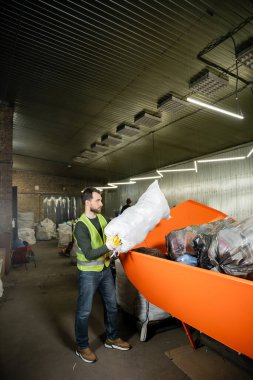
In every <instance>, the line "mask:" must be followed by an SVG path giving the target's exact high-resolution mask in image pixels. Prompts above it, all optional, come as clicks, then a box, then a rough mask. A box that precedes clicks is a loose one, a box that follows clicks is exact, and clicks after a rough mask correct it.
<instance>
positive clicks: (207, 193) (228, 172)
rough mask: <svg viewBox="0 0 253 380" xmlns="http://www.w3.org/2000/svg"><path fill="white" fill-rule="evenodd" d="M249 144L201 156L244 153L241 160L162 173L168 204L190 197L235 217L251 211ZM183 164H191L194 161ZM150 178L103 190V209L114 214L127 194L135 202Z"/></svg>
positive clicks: (252, 187)
mask: <svg viewBox="0 0 253 380" xmlns="http://www.w3.org/2000/svg"><path fill="white" fill-rule="evenodd" d="M252 148H253V144H252V145H247V146H243V147H239V148H235V149H233V150H230V151H226V152H222V153H217V154H215V155H213V156H209V157H202V158H201V159H207V158H208V159H209V158H210V159H214V158H223V157H238V156H245V157H246V158H245V159H243V160H238V161H225V162H212V163H198V172H197V173H195V172H194V171H192V172H175V173H164V177H163V178H161V179H159V185H160V188H161V190H162V191H163V192H164V194H165V196H166V199H167V200H168V203H169V205H170V207H172V206H173V205H176V204H178V203H181V202H183V201H185V200H187V199H193V200H195V201H197V202H200V203H204V204H206V205H207V206H210V207H213V208H216V209H218V210H220V211H222V212H224V213H226V214H228V215H229V216H231V217H234V218H235V219H237V220H242V219H244V218H246V217H248V216H250V215H252V214H253V154H252V155H250V157H248V158H247V155H248V154H249V152H250V151H251V149H252ZM184 166H185V167H186V166H188V167H193V162H189V163H187V164H185V165H184ZM178 167H179V166H178ZM175 168H176V167H175ZM151 182H152V180H149V181H141V182H138V183H136V184H135V185H131V186H122V187H120V188H118V189H116V190H114V191H113V190H110V191H109V192H107V193H106V194H105V198H106V208H105V212H106V213H107V214H108V215H110V216H113V214H114V212H115V210H118V209H119V208H120V206H121V205H123V204H124V203H125V200H126V198H128V197H129V198H131V199H132V200H133V203H134V202H136V201H137V200H138V198H139V196H140V195H141V194H142V193H143V192H144V191H145V190H146V189H147V187H148V186H149V184H150V183H151Z"/></svg>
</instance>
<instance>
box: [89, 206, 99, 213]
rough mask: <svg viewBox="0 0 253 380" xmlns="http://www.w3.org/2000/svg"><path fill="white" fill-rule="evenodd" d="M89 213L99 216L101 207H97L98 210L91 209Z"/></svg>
mask: <svg viewBox="0 0 253 380" xmlns="http://www.w3.org/2000/svg"><path fill="white" fill-rule="evenodd" d="M90 211H92V212H94V213H95V214H100V213H101V207H99V208H91V209H90Z"/></svg>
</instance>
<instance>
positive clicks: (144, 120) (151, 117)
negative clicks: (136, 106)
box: [134, 111, 161, 127]
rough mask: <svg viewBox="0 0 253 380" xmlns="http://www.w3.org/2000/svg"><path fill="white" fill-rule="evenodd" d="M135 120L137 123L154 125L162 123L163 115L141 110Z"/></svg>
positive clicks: (148, 125) (147, 125)
mask: <svg viewBox="0 0 253 380" xmlns="http://www.w3.org/2000/svg"><path fill="white" fill-rule="evenodd" d="M134 122H135V124H137V125H144V126H146V127H154V126H155V125H157V124H159V123H161V116H160V115H158V114H154V113H149V112H146V111H141V112H139V113H138V114H137V115H135V117H134Z"/></svg>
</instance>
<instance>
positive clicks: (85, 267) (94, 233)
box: [74, 214, 110, 272]
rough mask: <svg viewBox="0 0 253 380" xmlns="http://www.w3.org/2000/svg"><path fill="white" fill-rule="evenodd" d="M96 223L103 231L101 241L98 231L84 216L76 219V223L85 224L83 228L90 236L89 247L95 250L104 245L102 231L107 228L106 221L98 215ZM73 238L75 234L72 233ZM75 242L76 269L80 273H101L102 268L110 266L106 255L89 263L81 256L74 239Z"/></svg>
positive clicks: (81, 253)
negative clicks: (85, 228) (86, 229)
mask: <svg viewBox="0 0 253 380" xmlns="http://www.w3.org/2000/svg"><path fill="white" fill-rule="evenodd" d="M97 217H98V221H99V224H100V226H101V229H102V231H103V239H102V238H101V236H100V234H99V232H98V230H97V229H96V227H95V226H94V224H93V223H92V222H91V221H90V220H89V218H87V216H85V215H84V214H82V215H81V217H80V218H79V219H78V222H82V223H84V224H85V226H86V227H87V228H88V230H89V233H90V236H91V247H92V249H96V248H99V247H101V246H102V245H103V244H105V239H106V238H105V235H104V229H105V227H106V226H107V221H106V219H105V218H104V217H103V216H102V215H101V214H98V215H97ZM74 238H75V233H74ZM75 242H76V245H77V252H76V254H77V268H78V269H79V270H82V271H94V272H101V271H102V270H103V268H104V266H106V267H108V266H109V264H110V259H109V257H108V254H107V253H106V254H104V255H102V256H100V257H98V258H97V259H95V260H92V261H89V260H87V259H86V257H85V255H84V254H83V252H82V250H81V248H80V247H79V246H78V244H77V241H76V238H75Z"/></svg>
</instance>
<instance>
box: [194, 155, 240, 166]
mask: <svg viewBox="0 0 253 380" xmlns="http://www.w3.org/2000/svg"><path fill="white" fill-rule="evenodd" d="M245 158H246V156H240V157H227V158H213V159H207V160H198V161H197V163H198V164H202V163H207V162H221V161H236V160H244V159H245Z"/></svg>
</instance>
